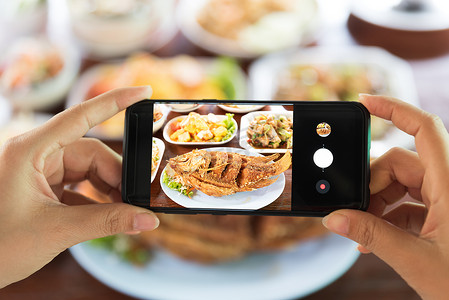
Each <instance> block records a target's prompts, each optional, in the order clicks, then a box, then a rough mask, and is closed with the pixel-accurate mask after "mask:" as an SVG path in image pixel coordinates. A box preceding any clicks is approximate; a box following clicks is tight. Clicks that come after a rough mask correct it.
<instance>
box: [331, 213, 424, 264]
mask: <svg viewBox="0 0 449 300" xmlns="http://www.w3.org/2000/svg"><path fill="white" fill-rule="evenodd" d="M323 225H324V226H325V227H326V228H327V229H329V230H330V231H332V232H334V233H336V234H339V235H341V236H344V237H347V238H349V239H351V240H353V241H355V242H357V243H359V244H360V245H362V246H363V247H364V248H366V249H367V250H369V251H371V252H373V253H374V254H376V255H377V256H378V257H379V258H381V259H382V260H384V261H385V262H386V263H387V264H389V265H390V266H391V267H393V268H394V269H396V270H397V271H400V270H404V269H406V268H408V267H409V266H410V261H414V260H415V259H416V257H417V256H416V255H417V253H420V251H421V250H422V247H425V245H423V240H421V239H419V238H418V237H416V236H414V235H412V234H409V233H407V232H405V231H403V230H402V229H400V228H398V227H396V226H394V225H393V224H391V223H388V222H387V221H385V220H383V219H381V218H379V217H376V216H374V215H372V214H370V213H367V212H364V211H358V210H349V209H342V210H338V211H335V212H332V213H331V214H329V215H327V216H326V217H324V218H323Z"/></svg>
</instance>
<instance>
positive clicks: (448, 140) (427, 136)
mask: <svg viewBox="0 0 449 300" xmlns="http://www.w3.org/2000/svg"><path fill="white" fill-rule="evenodd" d="M359 99H360V101H361V102H362V103H363V104H364V105H365V106H366V108H367V109H368V110H369V111H370V113H371V114H373V115H376V116H378V117H381V118H384V119H387V120H391V121H392V122H393V124H394V125H396V127H398V128H399V129H401V130H402V131H404V132H406V133H408V134H410V135H413V136H414V137H415V145H416V149H417V151H418V153H419V155H420V158H421V160H422V163H423V166H424V168H426V169H427V168H428V167H431V168H430V169H429V172H431V173H432V177H433V178H449V168H448V167H447V166H449V136H448V132H447V130H446V128H445V127H444V124H443V122H442V121H441V119H440V118H439V117H438V116H436V115H433V114H430V113H428V112H425V111H423V110H421V109H419V108H417V107H415V106H413V105H411V104H408V103H405V102H403V101H400V100H397V99H394V98H390V97H383V96H372V95H365V94H361V95H360V97H359ZM435 166H439V167H438V168H434V167H435Z"/></svg>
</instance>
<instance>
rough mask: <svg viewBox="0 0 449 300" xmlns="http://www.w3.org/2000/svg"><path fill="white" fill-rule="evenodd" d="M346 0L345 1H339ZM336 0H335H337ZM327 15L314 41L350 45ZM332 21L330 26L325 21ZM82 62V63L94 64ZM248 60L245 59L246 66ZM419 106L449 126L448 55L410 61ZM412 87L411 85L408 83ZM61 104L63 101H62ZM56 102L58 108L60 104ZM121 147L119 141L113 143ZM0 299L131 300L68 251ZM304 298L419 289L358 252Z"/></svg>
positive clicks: (175, 49)
mask: <svg viewBox="0 0 449 300" xmlns="http://www.w3.org/2000/svg"><path fill="white" fill-rule="evenodd" d="M323 1H324V2H326V1H327V4H329V5H328V7H329V9H330V10H332V7H334V8H335V7H336V5H337V4H334V1H330V0H323ZM341 2H342V3H346V5H347V1H341ZM335 3H336V2H335ZM334 12H335V16H337V15H338V16H339V18H331V17H330V16H333V15H334V14H332V15H329V18H327V19H326V21H328V24H327V25H328V27H327V31H326V32H325V33H324V34H322V35H321V36H320V39H319V40H318V44H320V45H325V46H345V45H351V44H354V41H353V40H352V39H351V38H350V36H349V35H348V32H347V30H346V28H345V25H344V24H345V20H346V18H347V11H346V12H340V13H338V12H337V11H336V10H335V9H334V11H333V12H332V13H334ZM329 25H330V26H329ZM179 49H182V52H183V53H189V54H196V55H205V54H206V55H207V53H205V52H204V51H202V50H200V49H198V48H196V47H195V46H193V45H192V44H191V43H189V42H188V41H187V40H186V39H185V38H184V37H182V35H178V36H177V37H176V38H175V40H174V42H172V43H170V44H169V45H168V46H167V47H164V49H161V50H160V51H158V53H157V54H159V55H163V56H171V55H175V54H177V53H179ZM92 63H93V62H89V61H86V62H85V64H84V67H87V66H89V65H92ZM248 63H249V62H243V65H244V66H245V65H246V66H247V65H248ZM410 63H411V66H412V69H413V72H414V76H415V80H416V88H417V90H418V94H419V98H420V102H421V106H422V107H423V108H424V109H426V110H427V111H430V112H433V113H437V114H439V115H440V116H441V117H442V119H443V121H444V123H445V125H446V126H448V125H449V105H448V104H447V103H448V101H449V88H447V81H449V56H444V57H440V58H435V59H428V60H422V61H410ZM410 88H415V87H410ZM62 107H63V106H62ZM62 107H60V109H61V108H62ZM111 146H113V148H115V149H120V145H118V144H112V145H111ZM0 299H10V300H15V299H46V300H48V299H132V298H129V297H128V296H125V295H123V294H121V293H119V292H117V291H115V290H113V289H111V288H109V287H107V286H105V285H104V284H102V283H100V282H99V281H97V280H96V279H95V278H94V277H92V276H91V275H90V274H89V273H87V272H86V271H84V270H83V269H82V268H81V267H80V266H79V265H78V264H77V262H76V261H75V260H74V259H73V257H72V256H71V255H70V253H69V252H68V251H65V252H63V253H62V254H60V255H59V256H58V257H56V258H55V259H54V260H53V261H52V262H50V263H49V264H48V265H47V266H45V267H44V268H42V269H41V270H40V271H38V272H36V273H35V274H33V275H32V276H30V277H29V278H27V279H24V280H23V281H20V282H18V283H15V284H12V285H10V286H8V287H6V288H4V289H2V290H0ZM304 299H309V300H319V299H346V300H351V299H364V300H369V299H376V300H377V299H394V300H400V299H404V300H405V299H407V300H413V299H419V297H418V296H417V294H416V293H415V292H414V291H413V290H412V289H411V288H410V287H409V286H408V285H407V284H406V283H405V282H404V281H403V280H402V279H401V277H400V276H399V275H397V274H396V273H395V272H394V271H393V270H392V269H391V268H390V267H389V266H388V265H386V264H385V263H384V262H382V261H381V260H380V259H378V258H377V257H376V256H374V255H372V254H368V255H361V256H360V258H359V259H358V260H357V262H356V263H355V264H354V265H353V267H352V268H351V269H350V270H349V271H348V272H346V274H344V275H343V276H342V277H341V278H339V279H338V280H337V281H335V282H334V283H332V284H330V285H329V286H327V287H325V288H324V289H322V290H320V291H318V292H316V293H314V294H312V295H310V296H307V297H305V298H304Z"/></svg>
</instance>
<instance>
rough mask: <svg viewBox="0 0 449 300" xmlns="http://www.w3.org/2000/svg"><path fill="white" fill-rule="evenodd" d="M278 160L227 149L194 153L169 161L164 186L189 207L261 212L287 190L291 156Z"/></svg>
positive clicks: (164, 173) (180, 202)
mask: <svg viewBox="0 0 449 300" xmlns="http://www.w3.org/2000/svg"><path fill="white" fill-rule="evenodd" d="M279 157H280V154H274V155H270V156H263V155H261V154H258V153H255V152H251V151H248V150H244V149H239V148H227V147H215V148H207V149H201V150H193V151H191V152H188V153H185V154H183V155H179V156H176V157H173V158H171V159H170V160H169V161H168V163H167V166H166V167H165V168H164V170H163V171H162V174H163V175H162V176H161V187H162V190H163V192H164V193H165V194H166V195H167V196H168V197H169V198H170V199H171V200H173V201H174V202H176V203H177V204H179V205H181V206H184V207H188V208H209V209H248V210H255V209H260V208H262V207H265V206H267V205H269V204H271V203H272V202H274V201H275V200H276V199H278V198H279V196H280V195H281V194H282V192H283V191H284V187H285V175H284V174H283V172H284V171H286V170H288V169H289V168H290V166H291V154H290V152H286V153H285V154H284V155H283V156H282V157H281V158H280V159H278V158H279ZM276 159H277V160H276ZM274 160H276V161H274Z"/></svg>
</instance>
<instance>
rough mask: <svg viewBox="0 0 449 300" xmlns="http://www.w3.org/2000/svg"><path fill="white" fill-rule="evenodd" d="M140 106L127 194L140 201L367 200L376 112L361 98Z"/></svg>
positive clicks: (173, 206)
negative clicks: (372, 113)
mask: <svg viewBox="0 0 449 300" xmlns="http://www.w3.org/2000/svg"><path fill="white" fill-rule="evenodd" d="M139 105H140V107H139ZM139 105H137V106H136V107H134V108H132V109H130V110H129V112H128V113H127V121H126V122H127V126H126V129H125V149H124V153H125V155H130V152H131V157H132V159H131V160H129V159H127V161H128V163H127V164H126V165H127V168H126V169H127V171H125V170H124V176H125V173H126V174H127V176H125V177H126V178H125V179H126V180H124V182H125V184H126V185H127V186H126V188H125V190H126V191H125V194H124V198H126V200H127V201H128V202H131V203H132V204H136V205H139V206H144V207H148V208H150V209H152V210H154V211H163V212H174V213H176V212H177V213H180V212H181V213H189V212H190V213H215V214H220V213H245V214H251V213H254V214H275V215H295V214H300V215H304V214H317V215H321V214H323V213H327V212H329V211H332V210H334V209H338V208H358V209H364V208H366V206H367V201H368V200H367V195H369V191H368V188H367V185H368V176H369V175H368V169H369V167H368V162H369V158H368V154H367V153H368V147H369V145H368V131H369V118H368V121H367V117H366V113H365V111H364V110H363V109H361V105H359V104H351V103H346V104H342V103H337V102H323V103H316V102H312V103H310V102H294V103H286V102H279V103H278V102H258V103H254V102H248V103H242V102H238V103H230V102H221V103H218V102H210V101H209V102H208V101H207V100H203V101H201V102H199V101H197V102H192V101H175V100H173V101H166V100H164V101H158V100H152V101H144V102H141V103H140V104H139ZM150 116H151V117H152V122H149V117H150ZM128 123H132V124H128ZM130 143H131V144H133V145H130ZM125 159H126V158H125ZM130 161H132V162H133V166H130V164H129V162H130ZM131 169H132V171H131ZM130 177H131V178H130Z"/></svg>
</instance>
